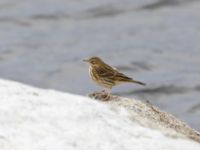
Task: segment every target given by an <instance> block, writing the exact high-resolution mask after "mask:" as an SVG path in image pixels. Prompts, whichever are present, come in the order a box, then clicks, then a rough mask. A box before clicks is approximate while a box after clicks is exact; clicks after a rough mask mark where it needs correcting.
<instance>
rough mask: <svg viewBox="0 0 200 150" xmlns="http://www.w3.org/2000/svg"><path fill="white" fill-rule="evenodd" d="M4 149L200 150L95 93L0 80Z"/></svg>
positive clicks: (0, 143)
mask: <svg viewBox="0 0 200 150" xmlns="http://www.w3.org/2000/svg"><path fill="white" fill-rule="evenodd" d="M0 149H1V150H56V149H58V150H133V149H134V150H147V149H148V150H169V149H170V150H180V149H181V150H188V149H192V150H199V149H200V144H198V143H197V142H194V141H192V140H188V139H185V138H175V137H174V138H172V137H168V136H166V135H164V134H163V133H162V132H160V131H159V130H155V129H151V128H145V127H143V126H141V125H140V124H138V123H137V122H136V121H134V120H132V119H130V113H129V112H128V111H127V110H125V109H123V108H122V109H120V110H119V109H113V108H112V107H111V106H110V105H106V104H105V103H102V102H98V101H94V100H91V99H89V98H86V97H83V96H78V95H72V94H68V93H62V92H58V91H54V90H44V89H38V88H33V87H30V86H26V85H23V84H20V83H16V82H11V81H5V80H0Z"/></svg>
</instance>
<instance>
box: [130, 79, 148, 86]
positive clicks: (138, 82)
mask: <svg viewBox="0 0 200 150" xmlns="http://www.w3.org/2000/svg"><path fill="white" fill-rule="evenodd" d="M130 82H132V83H137V84H140V85H146V83H144V82H140V81H136V80H131V81H130Z"/></svg>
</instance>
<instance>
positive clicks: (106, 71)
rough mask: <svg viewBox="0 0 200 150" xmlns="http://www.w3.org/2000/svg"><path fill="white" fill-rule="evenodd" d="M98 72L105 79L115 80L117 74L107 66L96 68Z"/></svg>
mask: <svg viewBox="0 0 200 150" xmlns="http://www.w3.org/2000/svg"><path fill="white" fill-rule="evenodd" d="M96 71H97V72H98V75H99V76H100V77H103V78H104V77H106V78H114V77H115V75H116V74H117V71H116V70H115V69H113V68H112V67H111V66H109V65H107V64H104V65H103V66H101V67H98V68H96Z"/></svg>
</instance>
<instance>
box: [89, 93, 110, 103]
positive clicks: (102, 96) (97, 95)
mask: <svg viewBox="0 0 200 150" xmlns="http://www.w3.org/2000/svg"><path fill="white" fill-rule="evenodd" d="M88 96H89V97H91V98H94V99H98V100H102V101H109V100H110V97H111V95H110V93H107V92H103V91H101V92H94V93H91V94H89V95H88Z"/></svg>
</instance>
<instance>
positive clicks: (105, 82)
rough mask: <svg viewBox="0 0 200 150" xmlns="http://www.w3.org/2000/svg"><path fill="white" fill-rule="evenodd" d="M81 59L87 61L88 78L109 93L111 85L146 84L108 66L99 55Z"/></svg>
mask: <svg viewBox="0 0 200 150" xmlns="http://www.w3.org/2000/svg"><path fill="white" fill-rule="evenodd" d="M83 61H85V62H88V63H89V75H90V78H91V79H92V80H93V81H94V82H96V83H97V84H98V85H101V86H103V87H105V88H107V90H106V91H107V92H109V93H110V92H111V89H112V87H113V86H115V85H118V84H121V83H137V84H140V85H146V84H145V83H143V82H140V81H137V80H134V79H132V78H130V77H128V76H126V75H124V74H123V73H120V72H119V71H118V70H117V69H115V68H113V67H111V66H109V65H108V64H106V63H105V62H104V61H103V60H102V59H100V58H99V57H91V58H89V59H85V60H83Z"/></svg>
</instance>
